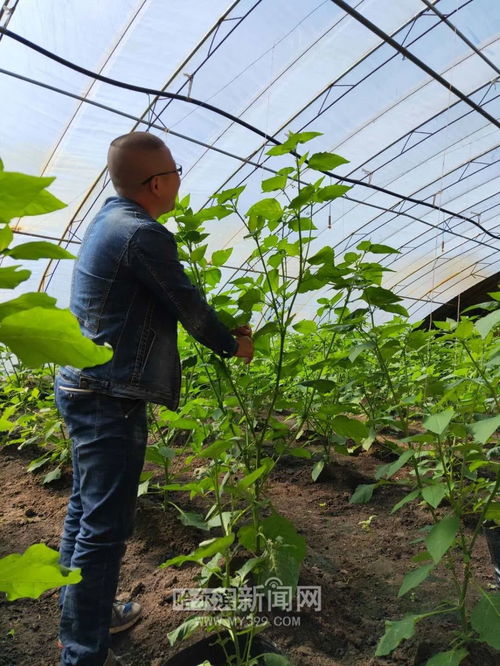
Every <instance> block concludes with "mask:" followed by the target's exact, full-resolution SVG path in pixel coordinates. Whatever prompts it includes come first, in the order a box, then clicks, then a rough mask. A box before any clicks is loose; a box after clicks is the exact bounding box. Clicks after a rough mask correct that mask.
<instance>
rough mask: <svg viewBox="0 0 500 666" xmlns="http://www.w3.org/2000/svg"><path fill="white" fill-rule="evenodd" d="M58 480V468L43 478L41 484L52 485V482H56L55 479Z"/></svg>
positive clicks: (59, 471)
mask: <svg viewBox="0 0 500 666" xmlns="http://www.w3.org/2000/svg"><path fill="white" fill-rule="evenodd" d="M60 478H61V467H60V466H58V467H56V468H55V469H53V470H52V471H51V472H49V473H48V474H46V475H45V476H44V477H43V482H42V483H52V481H57V479H60Z"/></svg>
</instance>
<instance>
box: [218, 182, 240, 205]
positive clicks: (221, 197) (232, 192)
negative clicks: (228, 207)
mask: <svg viewBox="0 0 500 666" xmlns="http://www.w3.org/2000/svg"><path fill="white" fill-rule="evenodd" d="M245 188H246V185H240V186H239V187H232V188H231V189H229V190H224V191H223V192H216V193H215V194H214V195H213V198H214V199H217V201H218V202H219V203H220V204H223V203H225V202H226V201H230V200H231V199H237V198H238V197H239V196H240V194H241V193H242V192H243V190H244V189H245Z"/></svg>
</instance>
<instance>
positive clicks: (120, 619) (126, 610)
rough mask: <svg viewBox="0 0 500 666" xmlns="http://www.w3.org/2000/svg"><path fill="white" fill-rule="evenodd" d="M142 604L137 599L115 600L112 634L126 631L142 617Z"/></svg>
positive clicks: (110, 629)
mask: <svg viewBox="0 0 500 666" xmlns="http://www.w3.org/2000/svg"><path fill="white" fill-rule="evenodd" d="M141 613H142V606H141V604H140V603H138V602H137V601H127V602H122V601H115V602H114V603H113V611H112V615H111V626H110V628H109V633H110V634H118V633H120V631H126V630H127V629H129V628H130V627H131V626H132V625H133V624H135V623H136V622H137V620H138V619H139V618H140V617H141Z"/></svg>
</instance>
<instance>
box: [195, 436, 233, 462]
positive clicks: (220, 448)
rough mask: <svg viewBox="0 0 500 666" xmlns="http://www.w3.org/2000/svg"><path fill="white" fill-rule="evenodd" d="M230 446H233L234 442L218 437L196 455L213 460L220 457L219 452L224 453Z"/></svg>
mask: <svg viewBox="0 0 500 666" xmlns="http://www.w3.org/2000/svg"><path fill="white" fill-rule="evenodd" d="M231 446H234V442H233V441H231V440H230V439H218V440H217V441H216V442H213V444H210V446H207V448H206V449H203V451H200V452H199V453H198V456H199V457H200V458H212V459H214V460H215V459H216V458H219V457H220V455H221V453H225V452H226V451H227V450H228V449H229V448H231Z"/></svg>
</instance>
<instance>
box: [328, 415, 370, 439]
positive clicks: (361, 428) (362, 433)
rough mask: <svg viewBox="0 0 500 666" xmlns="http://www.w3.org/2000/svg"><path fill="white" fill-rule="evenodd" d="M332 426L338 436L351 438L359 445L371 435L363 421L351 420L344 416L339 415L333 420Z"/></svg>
mask: <svg viewBox="0 0 500 666" xmlns="http://www.w3.org/2000/svg"><path fill="white" fill-rule="evenodd" d="M331 425H332V428H333V430H334V431H335V432H336V433H337V434H338V435H342V436H343V437H350V438H351V439H353V440H354V441H355V442H358V444H361V442H362V440H363V439H365V438H366V437H368V435H369V434H370V432H369V430H368V428H367V427H366V425H365V424H364V423H363V422H362V421H358V420H357V419H350V418H349V417H348V416H345V415H344V414H339V415H338V416H336V417H335V418H334V419H332V423H331Z"/></svg>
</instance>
